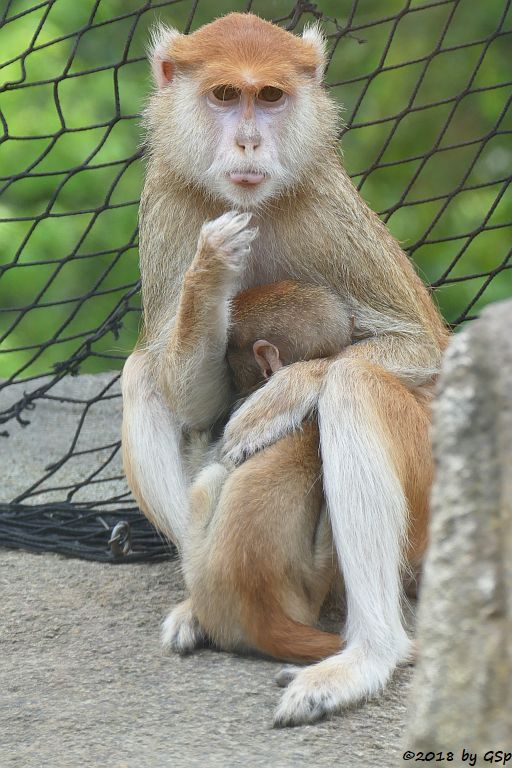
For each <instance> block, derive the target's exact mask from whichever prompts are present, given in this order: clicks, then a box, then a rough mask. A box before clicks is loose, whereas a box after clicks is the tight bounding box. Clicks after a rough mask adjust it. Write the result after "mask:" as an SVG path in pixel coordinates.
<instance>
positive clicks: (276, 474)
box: [163, 281, 354, 662]
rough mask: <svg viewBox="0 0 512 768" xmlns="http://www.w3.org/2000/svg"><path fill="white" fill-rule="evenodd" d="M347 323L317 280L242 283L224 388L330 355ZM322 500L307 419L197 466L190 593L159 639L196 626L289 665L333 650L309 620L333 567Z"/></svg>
mask: <svg viewBox="0 0 512 768" xmlns="http://www.w3.org/2000/svg"><path fill="white" fill-rule="evenodd" d="M353 325H354V321H353V318H352V317H351V315H350V312H349V311H348V309H347V308H346V306H345V305H344V303H343V302H342V300H341V299H340V298H339V296H336V295H335V294H334V293H333V292H331V291H330V290H328V289H326V288H322V287H319V286H315V285H304V284H298V283H296V282H292V281H283V282H279V283H275V284H271V285H265V286H260V287H256V288H251V289H250V290H247V291H244V292H243V293H241V294H239V295H238V296H237V297H236V298H235V300H234V302H233V305H232V325H231V331H230V338H229V342H228V353H227V360H228V364H229V367H230V369H231V372H232V377H233V383H234V387H235V391H236V392H237V394H239V395H240V396H241V397H245V396H247V395H248V394H250V393H251V392H252V391H254V390H255V389H256V388H257V387H259V386H261V385H262V384H264V382H265V380H266V379H268V378H269V377H270V376H272V375H273V374H274V373H276V371H278V370H279V369H280V368H281V367H282V366H284V365H288V364H290V363H294V362H297V361H300V360H311V359H316V358H327V357H331V356H332V355H335V354H337V353H338V352H340V351H341V350H342V349H344V348H345V347H346V346H347V345H349V344H350V342H351V335H352V330H353ZM323 507H324V499H323V488H322V467H321V461H320V455H319V434H318V428H317V424H316V420H315V418H314V417H311V418H309V419H307V420H306V421H304V422H303V424H302V426H301V429H299V430H297V431H295V432H293V433H291V434H289V435H287V436H285V437H283V438H282V439H280V440H278V441H277V442H276V443H274V444H273V445H271V446H269V447H267V448H265V449H264V450H262V451H260V452H259V453H256V454H255V455H253V456H251V457H250V458H249V459H248V460H246V461H245V462H244V463H243V464H242V465H240V466H239V467H237V468H233V467H228V466H226V465H225V464H223V463H221V462H218V463H212V464H210V465H208V466H207V467H206V468H205V469H203V471H202V472H201V473H200V474H199V476H198V478H197V480H196V481H195V483H194V484H193V486H192V489H191V493H190V520H189V528H188V533H187V536H186V538H185V542H184V547H183V572H184V576H185V581H186V584H187V587H188V590H189V593H190V599H189V600H187V601H185V603H182V604H181V605H180V606H178V607H177V608H176V609H175V610H174V611H173V612H172V613H171V615H170V616H169V618H168V619H167V620H166V622H165V624H164V630H163V638H164V643H165V644H166V645H168V646H171V647H172V648H173V649H174V650H178V651H186V650H191V649H192V648H193V647H195V646H196V645H198V644H200V642H201V640H202V638H204V636H205V635H206V636H207V637H208V638H210V639H211V640H212V641H213V642H214V643H215V644H216V645H217V646H219V647H221V648H224V649H226V650H227V649H230V650H231V649H232V650H234V649H236V650H243V649H253V650H257V651H260V652H263V653H265V654H268V655H270V656H274V657H276V658H279V659H283V660H286V661H300V662H307V661H315V660H319V659H323V658H325V657H327V656H329V655H331V654H332V653H335V652H336V651H339V650H340V648H341V645H342V639H341V638H340V636H339V635H338V634H333V633H329V632H323V631H322V630H320V629H318V628H316V627H315V626H313V625H314V623H315V622H316V621H317V619H318V616H319V613H320V609H321V607H322V604H323V602H324V600H325V598H326V595H327V593H328V591H329V589H330V587H331V585H332V582H333V579H334V576H335V574H336V573H337V569H336V557H335V555H334V553H333V548H332V536H331V529H330V523H329V520H328V517H327V514H326V512H325V510H324V508H323Z"/></svg>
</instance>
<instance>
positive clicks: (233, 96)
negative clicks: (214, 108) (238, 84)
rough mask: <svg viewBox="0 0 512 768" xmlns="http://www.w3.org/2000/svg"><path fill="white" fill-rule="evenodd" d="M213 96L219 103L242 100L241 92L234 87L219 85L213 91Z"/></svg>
mask: <svg viewBox="0 0 512 768" xmlns="http://www.w3.org/2000/svg"><path fill="white" fill-rule="evenodd" d="M212 94H213V96H214V98H215V99H216V100H217V101H221V102H223V103H226V102H230V101H237V99H239V98H240V91H239V90H238V89H237V88H233V86H232V85H218V86H217V87H216V88H214V89H213V91H212Z"/></svg>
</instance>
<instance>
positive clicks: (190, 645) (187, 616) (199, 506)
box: [161, 463, 229, 653]
mask: <svg viewBox="0 0 512 768" xmlns="http://www.w3.org/2000/svg"><path fill="white" fill-rule="evenodd" d="M228 474H229V472H228V470H227V469H226V467H225V466H224V465H223V464H217V463H216V464H210V465H209V466H207V467H205V469H203V470H202V472H200V473H199V475H198V477H197V479H196V481H195V482H194V484H193V485H192V487H191V489H190V519H189V526H188V529H187V532H186V535H185V540H184V556H183V560H184V562H183V568H184V570H187V569H191V568H192V569H196V568H201V567H202V558H203V556H204V555H207V554H208V550H209V547H208V542H207V537H206V533H205V526H206V525H207V524H208V522H209V521H210V519H211V517H212V515H213V513H214V512H215V509H216V507H217V503H218V500H219V497H220V494H221V491H222V487H223V485H224V482H225V480H226V477H227V476H228ZM205 545H206V547H205ZM204 639H205V633H204V631H203V629H202V628H201V626H200V624H199V620H198V619H197V617H196V615H195V612H194V605H193V602H192V600H191V599H190V598H189V599H188V600H184V601H183V602H182V603H180V604H179V605H177V606H176V607H175V608H173V609H172V611H171V612H170V613H169V615H168V616H167V618H166V619H165V621H164V622H163V624H162V633H161V640H162V645H163V647H164V648H166V649H168V650H170V651H174V652H175V653H190V652H191V651H193V650H194V649H195V648H198V647H200V646H201V645H202V644H203V642H204Z"/></svg>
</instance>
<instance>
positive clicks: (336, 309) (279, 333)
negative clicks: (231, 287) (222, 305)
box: [227, 280, 353, 395]
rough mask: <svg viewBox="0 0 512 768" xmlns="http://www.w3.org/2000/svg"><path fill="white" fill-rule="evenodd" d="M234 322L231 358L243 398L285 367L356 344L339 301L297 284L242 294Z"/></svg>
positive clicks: (349, 318) (316, 288)
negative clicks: (352, 340) (352, 343)
mask: <svg viewBox="0 0 512 768" xmlns="http://www.w3.org/2000/svg"><path fill="white" fill-rule="evenodd" d="M231 321H232V325H231V330H230V335H229V341H228V353H227V359H228V364H229V366H230V368H231V371H232V374H233V381H234V385H235V389H236V391H237V393H238V394H241V395H244V394H247V393H248V392H250V391H251V390H253V389H254V388H255V387H256V386H258V385H259V384H261V383H263V382H264V381H265V379H268V378H269V376H271V375H272V374H273V373H275V371H277V370H278V369H279V368H282V366H283V365H289V364H290V363H295V362H298V361H299V360H312V359H314V358H319V357H331V356H332V355H335V354H337V353H338V352H341V350H342V349H344V348H345V347H347V346H348V345H349V344H350V342H351V335H352V328H353V318H352V316H351V314H350V312H349V311H348V308H347V307H346V306H345V304H344V303H343V301H342V300H341V299H340V297H339V296H337V295H336V294H335V293H333V292H332V291H330V290H328V289H327V288H323V287H320V286H318V285H308V284H301V283H296V282H294V281H292V280H284V281H282V282H279V283H272V284H270V285H262V286H258V287H256V288H250V289H249V290H247V291H243V292H242V293H239V294H238V296H236V298H235V299H234V300H233V304H232V313H231Z"/></svg>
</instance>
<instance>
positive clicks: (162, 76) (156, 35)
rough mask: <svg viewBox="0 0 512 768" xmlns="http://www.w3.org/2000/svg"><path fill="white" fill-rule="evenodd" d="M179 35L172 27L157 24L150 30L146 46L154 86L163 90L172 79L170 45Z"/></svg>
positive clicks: (172, 69) (173, 67)
mask: <svg viewBox="0 0 512 768" xmlns="http://www.w3.org/2000/svg"><path fill="white" fill-rule="evenodd" d="M178 37H181V34H180V33H179V32H178V30H177V29H174V28H173V27H166V26H165V24H157V25H156V26H154V27H153V29H152V30H151V39H150V43H149V46H148V58H149V62H150V64H151V70H152V72H153V78H154V81H155V85H156V86H157V87H158V88H163V87H164V86H166V85H169V83H170V82H171V80H172V79H173V77H174V69H175V66H174V62H173V60H172V52H171V51H172V45H173V43H174V41H175V40H177V38H178Z"/></svg>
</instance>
